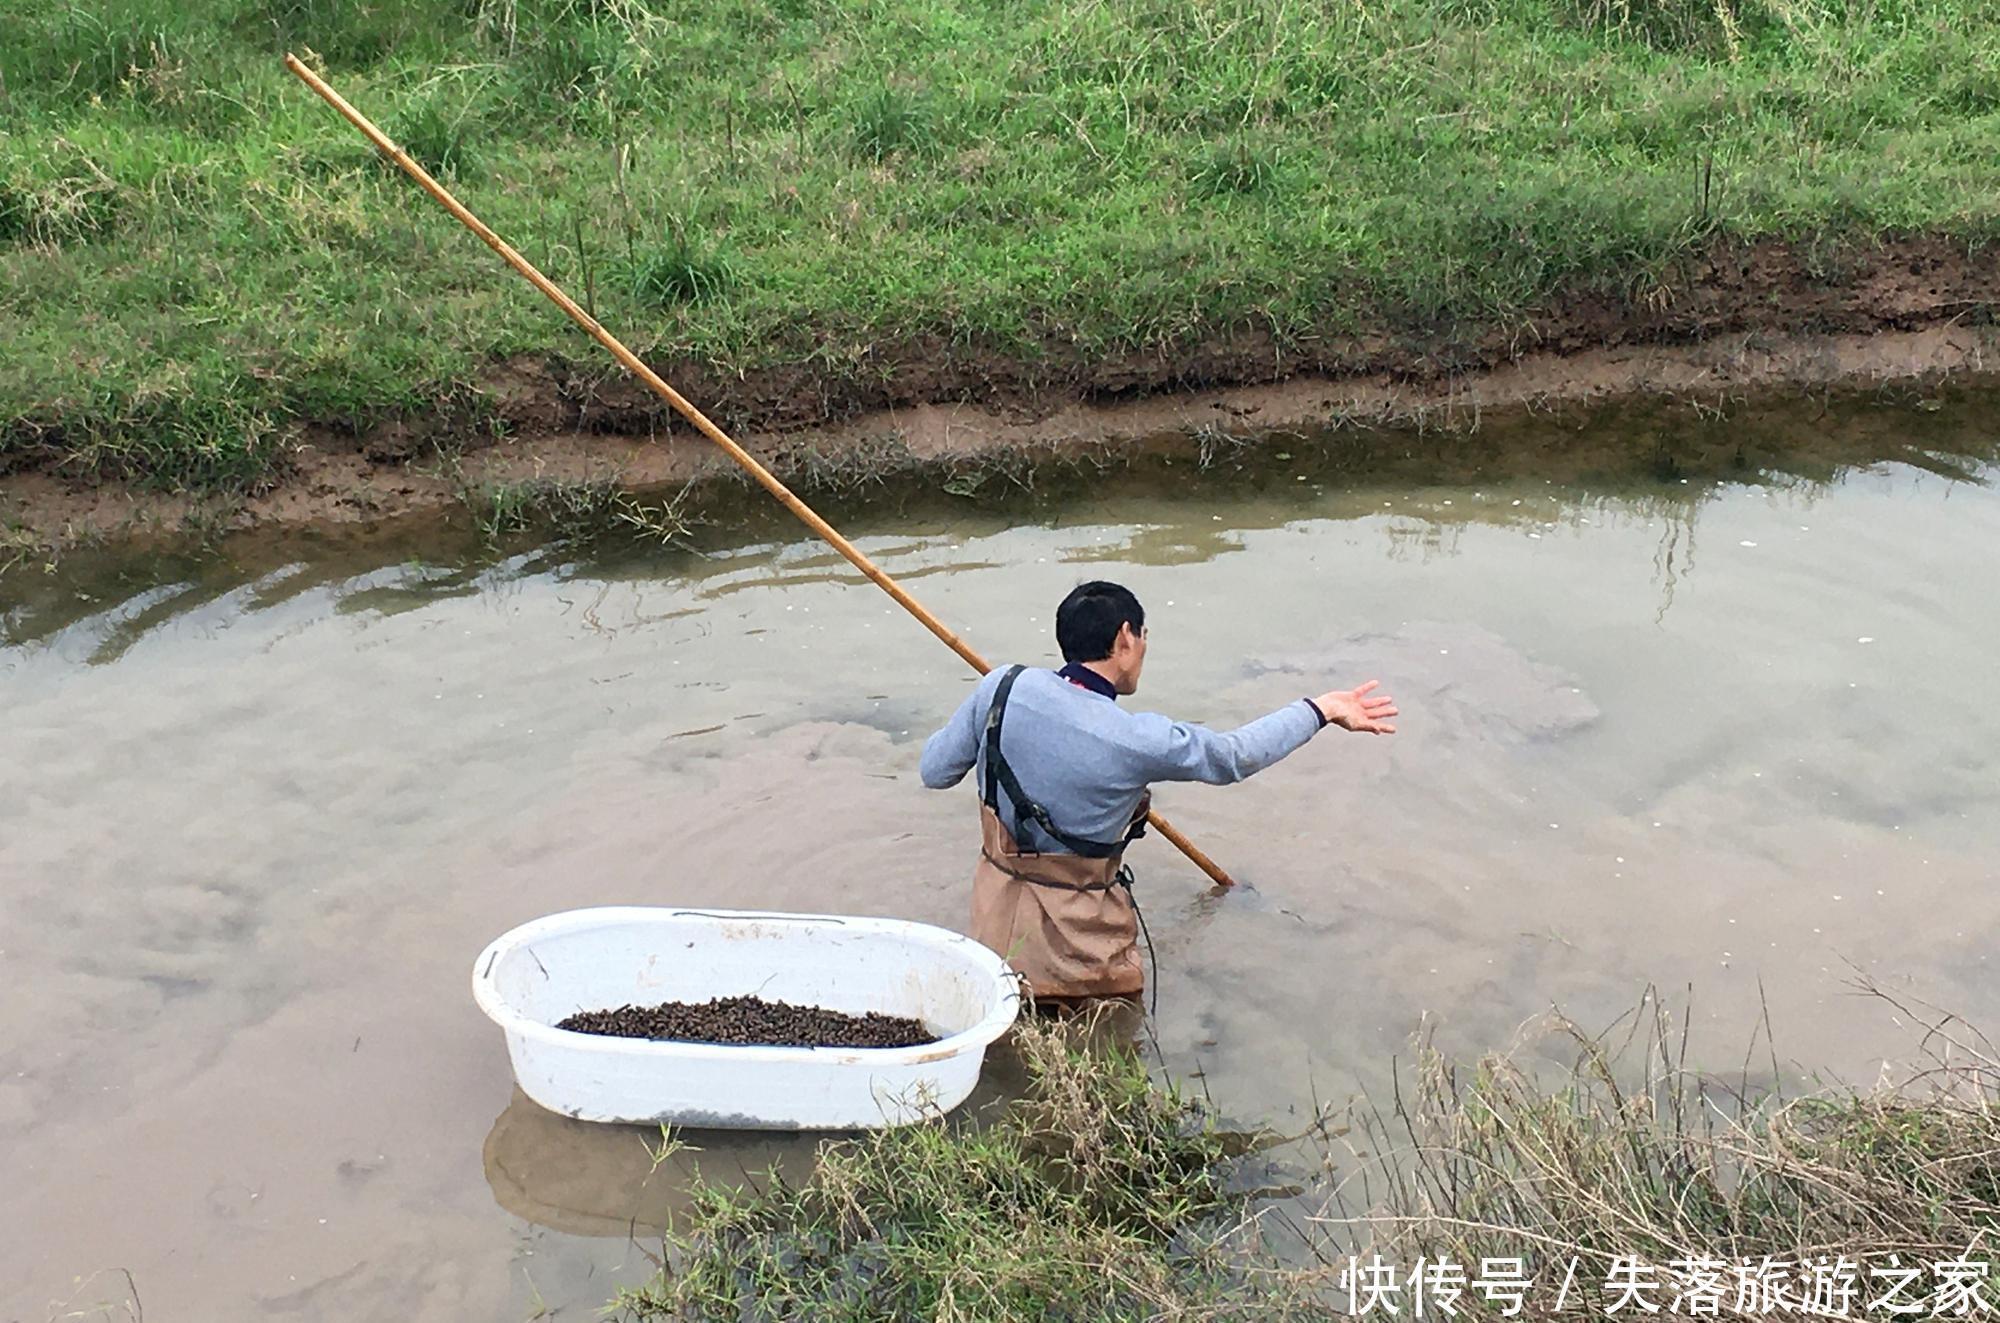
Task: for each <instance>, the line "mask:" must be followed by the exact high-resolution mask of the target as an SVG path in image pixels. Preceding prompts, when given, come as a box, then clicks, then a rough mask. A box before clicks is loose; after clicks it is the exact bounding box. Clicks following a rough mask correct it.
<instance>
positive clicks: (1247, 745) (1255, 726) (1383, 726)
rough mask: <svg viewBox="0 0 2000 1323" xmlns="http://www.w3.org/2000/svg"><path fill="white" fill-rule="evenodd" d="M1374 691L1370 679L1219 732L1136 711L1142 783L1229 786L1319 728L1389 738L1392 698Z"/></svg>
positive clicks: (1393, 730)
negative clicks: (1145, 769)
mask: <svg viewBox="0 0 2000 1323" xmlns="http://www.w3.org/2000/svg"><path fill="white" fill-rule="evenodd" d="M1375 687H1376V681H1374V680H1370V681H1369V682H1368V683H1367V684H1364V685H1362V686H1360V687H1359V688H1356V689H1337V690H1334V691H1332V692H1330V693H1325V694H1321V695H1320V696H1319V697H1318V698H1303V699H1300V700H1299V701H1298V702H1296V703H1287V704H1286V705H1285V706H1283V707H1281V708H1279V709H1278V710H1277V711H1276V712H1273V713H1270V714H1269V715H1267V716H1262V717H1259V718H1257V719H1256V720H1255V721H1253V722H1251V723H1250V724H1249V725H1247V726H1238V727H1237V728H1236V729H1235V730H1226V731H1219V732H1218V731H1212V730H1210V729H1208V728H1207V727H1206V726H1196V725H1192V724H1190V723H1188V722H1185V721H1172V720H1169V719H1168V718H1166V717H1163V716H1159V715H1157V714H1156V713H1151V712H1145V713H1140V714H1139V715H1138V716H1137V717H1136V718H1135V719H1134V721H1133V726H1134V729H1135V732H1136V733H1137V735H1138V743H1139V746H1140V749H1139V751H1140V755H1141V757H1142V759H1143V760H1144V761H1145V763H1146V765H1147V766H1148V768H1149V769H1150V770H1149V771H1148V772H1147V773H1146V779H1147V780H1148V781H1204V782H1207V783H1208V784H1209V785H1215V786H1221V785H1229V784H1231V783H1232V782H1236V781H1241V780H1242V779H1243V778H1244V777H1246V776H1254V775H1255V774H1256V773H1258V772H1261V771H1263V770H1264V769H1265V768H1266V767H1269V766H1270V765H1271V764H1272V763H1275V762H1277V761H1278V760H1279V759H1281V758H1283V757H1285V756H1286V755H1287V754H1290V753H1293V752H1295V751H1297V750H1298V749H1300V748H1303V747H1304V746H1305V744H1306V742H1307V741H1309V740H1310V739H1312V737H1313V736H1315V735H1317V734H1319V732H1320V730H1321V728H1322V727H1325V726H1339V727H1340V728H1341V729H1343V730H1352V731H1361V732H1364V733H1367V734H1370V735H1393V734H1395V733H1396V728H1395V727H1394V726H1393V725H1390V724H1389V723H1390V722H1391V721H1392V720H1393V719H1394V718H1395V716H1396V715H1397V712H1396V705H1395V700H1394V699H1392V698H1390V697H1389V696H1388V695H1386V694H1384V695H1381V696H1379V697H1378V696H1376V695H1375V694H1374V692H1373V691H1374V689H1375Z"/></svg>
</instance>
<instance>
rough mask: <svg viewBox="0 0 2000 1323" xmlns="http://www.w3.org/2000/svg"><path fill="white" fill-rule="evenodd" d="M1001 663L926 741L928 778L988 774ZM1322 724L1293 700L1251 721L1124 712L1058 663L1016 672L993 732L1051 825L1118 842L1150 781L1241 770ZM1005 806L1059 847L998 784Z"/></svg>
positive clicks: (1013, 822)
mask: <svg viewBox="0 0 2000 1323" xmlns="http://www.w3.org/2000/svg"><path fill="white" fill-rule="evenodd" d="M1005 670H1006V668H1005V667H996V668H995V669H994V670H993V671H992V673H991V674H989V675H987V676H986V678H985V679H983V680H981V681H980V682H979V687H978V688H977V689H975V690H973V692H972V693H971V695H970V696H969V697H967V698H966V700H965V702H963V703H961V704H960V705H959V708H958V711H957V712H954V713H953V714H952V718H951V720H950V721H949V722H947V723H946V724H945V727H944V729H942V730H940V731H938V732H937V734H935V735H933V736H931V737H930V739H929V740H928V741H926V742H925V744H924V756H923V762H922V765H921V770H922V773H923V778H924V784H925V785H927V786H929V787H930V788H931V789H933V790H944V789H947V788H949V787H951V786H955V785H957V784H958V783H959V781H960V780H962V779H963V778H964V776H965V774H966V773H967V772H969V771H974V770H975V769H976V770H977V772H978V776H977V778H976V779H975V781H974V785H975V786H983V785H984V784H985V776H986V765H985V764H986V713H987V709H988V708H990V707H991V706H992V703H993V691H994V690H995V689H997V688H998V687H999V685H1000V677H1001V675H1002V673H1003V672H1004V671H1005ZM1319 729H1320V719H1319V712H1318V711H1317V710H1316V709H1315V708H1314V707H1313V706H1312V704H1310V703H1307V702H1304V701H1299V702H1293V703H1287V704H1286V705H1285V706H1284V707H1281V708H1279V709H1278V710H1277V711H1276V712H1273V713H1271V714H1270V715H1268V716H1263V717H1259V718H1257V720H1255V721H1253V722H1251V723H1250V724H1249V725H1247V726H1239V727H1237V728H1236V729H1235V730H1230V731H1221V732H1217V731H1212V730H1209V729H1208V728H1207V727H1205V726H1196V725H1190V724H1189V723H1187V722H1184V721H1174V720H1171V719H1170V718H1167V717H1163V716H1160V715H1159V714H1158V713H1154V712H1127V711H1126V710H1125V709H1124V708H1121V707H1119V706H1118V704H1117V702H1116V701H1115V700H1114V699H1111V698H1107V697H1105V696H1104V695H1102V694H1099V693H1094V692H1092V691H1091V690H1088V689H1085V688H1083V687H1081V686H1079V685H1075V684H1071V683H1070V682H1069V681H1068V680H1066V679H1064V678H1063V677H1062V676H1060V675H1058V674H1056V673H1055V672H1054V671H1047V670H1041V669H1039V668H1034V667H1030V668H1029V669H1027V670H1024V671H1022V672H1021V678H1020V679H1018V680H1016V681H1015V682H1014V690H1013V693H1012V695H1011V696H1010V697H1009V698H1008V701H1007V717H1006V720H1005V722H1004V723H1003V724H1002V727H1001V736H1000V739H1001V748H1002V750H1003V751H1004V752H1005V753H1006V755H1007V762H1008V764H1009V765H1010V766H1011V767H1013V769H1014V775H1015V776H1017V777H1019V778H1020V781H1021V789H1022V790H1023V791H1025V792H1026V793H1027V795H1028V796H1029V798H1031V799H1035V800H1038V801H1039V802H1040V803H1041V805H1042V807H1044V808H1046V809H1047V810H1048V811H1049V816H1050V817H1051V818H1053V819H1055V823H1056V826H1058V827H1060V828H1061V829H1062V830H1063V831H1064V832H1066V833H1068V834H1069V835H1071V836H1077V837H1082V838H1083V839H1085V840H1091V841H1116V840H1118V839H1120V838H1121V837H1122V836H1123V835H1124V834H1125V826H1126V824H1127V823H1128V822H1130V821H1131V819H1132V811H1133V810H1134V809H1135V808H1137V807H1138V805H1139V797H1140V795H1142V794H1143V793H1144V792H1145V789H1146V787H1147V786H1148V785H1149V784H1151V783H1152V782H1154V781H1206V782H1207V783H1208V784H1210V785H1228V784H1230V783H1231V782H1233V781H1241V780H1242V779H1243V778H1244V777H1246V776H1250V775H1251V774H1253V773H1256V772H1261V771H1263V770H1264V769H1265V768H1266V767H1269V766H1270V765H1271V764H1272V763H1275V762H1277V761H1278V760H1279V759H1280V758H1283V757H1284V756H1285V755H1286V754H1288V753H1291V752H1292V751H1293V750H1294V749H1298V748H1300V747H1302V746H1303V745H1304V744H1305V743H1306V741H1308V740H1310V739H1311V738H1312V737H1313V736H1314V735H1316V734H1318V733H1319ZM1000 810H1001V811H1000V820H1001V821H1002V822H1004V823H1005V824H1006V825H1007V826H1008V828H1009V829H1010V830H1016V831H1018V832H1019V833H1020V834H1021V837H1022V838H1021V839H1019V844H1020V846H1021V848H1022V849H1024V850H1036V851H1040V852H1042V853H1045V854H1061V853H1064V851H1063V849H1062V847H1061V846H1059V845H1057V844H1056V843H1055V842H1054V841H1053V840H1051V839H1049V838H1048V837H1047V836H1046V835H1045V834H1044V833H1043V832H1042V830H1041V829H1040V828H1039V827H1036V826H1035V825H1034V824H1033V823H1025V824H1024V823H1021V822H1020V820H1019V819H1020V815H1019V813H1018V812H1017V811H1016V809H1015V807H1014V805H1012V804H1011V803H1009V802H1008V800H1007V795H1006V792H1005V791H1004V790H1003V791H1001V792H1000Z"/></svg>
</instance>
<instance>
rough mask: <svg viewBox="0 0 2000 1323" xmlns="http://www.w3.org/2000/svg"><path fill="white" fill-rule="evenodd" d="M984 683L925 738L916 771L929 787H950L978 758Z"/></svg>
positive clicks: (963, 775) (945, 788)
mask: <svg viewBox="0 0 2000 1323" xmlns="http://www.w3.org/2000/svg"><path fill="white" fill-rule="evenodd" d="M986 688H987V687H986V685H985V684H983V683H982V684H981V685H980V686H979V687H978V688H977V689H974V690H973V691H972V692H971V693H969V694H967V695H966V696H965V701H964V702H963V703H960V704H959V705H958V711H956V712H954V713H952V714H951V720H950V721H947V722H946V723H945V724H944V727H943V729H941V730H939V731H938V732H937V733H936V734H934V735H932V736H931V737H930V738H929V739H927V740H925V741H924V756H923V758H922V760H921V761H920V762H919V763H918V766H917V770H918V773H919V775H921V776H922V777H923V779H924V784H925V785H926V786H928V787H930V788H931V789H932V790H949V789H950V788H951V787H952V786H955V785H957V784H958V783H959V782H960V781H961V780H963V779H964V778H965V774H966V773H967V772H969V771H971V770H972V767H973V764H974V763H975V762H977V761H978V759H979V712H980V709H981V706H982V704H981V702H980V699H981V696H982V695H984V694H985V692H986Z"/></svg>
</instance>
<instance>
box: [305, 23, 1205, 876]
mask: <svg viewBox="0 0 2000 1323" xmlns="http://www.w3.org/2000/svg"><path fill="white" fill-rule="evenodd" d="M285 67H286V68H287V69H289V70H291V71H292V73H293V74H294V75H295V76H297V78H298V79H299V81H300V82H302V83H304V84H305V85H306V86H307V87H310V88H311V89H312V90H313V91H315V92H317V93H318V94H319V95H320V97H321V99H322V100H324V101H325V102H326V103H327V104H328V105H330V106H332V107H333V108H334V109H335V110H337V111H339V112H340V114H341V117H342V118H343V119H345V120H346V121H347V122H348V123H349V124H352V125H353V126H354V127H355V128H357V129H359V130H360V131H361V133H362V135H363V136H364V137H366V138H367V139H368V141H369V142H371V143H373V144H375V150H376V151H378V152H381V153H382V154H383V155H384V156H386V157H388V158H389V159H390V160H392V161H394V162H395V163H396V164H397V165H398V166H400V167H402V170H403V173H404V174H406V175H408V176H409V177H410V178H412V179H414V180H416V181H417V183H418V184H419V185H421V186H422V188H423V190H424V191H425V192H426V193H429V194H430V195H431V196H432V197H433V198H435V199H437V202H438V205H440V206H442V207H443V208H444V209H445V210H446V211H448V212H450V213H451V214H452V215H453V216H454V217H456V218H457V219H458V222H459V224H461V225H463V226H465V228H466V229H468V230H471V231H472V232H473V233H474V234H476V235H478V236H479V237H480V239H481V240H483V241H484V242H485V244H486V246H487V247H488V248H491V249H492V250H493V251H494V252H496V253H498V254H500V256H501V258H502V259H503V260H504V261H505V262H506V263H507V265H508V266H511V267H513V268H514V270H516V271H518V272H519V273H520V274H521V275H522V276H523V277H524V278H525V279H526V280H527V281H528V283H529V284H531V285H533V286H534V287H535V288H536V289H538V290H540V291H541V292H542V293H543V294H545V295H547V296H548V299H549V301H550V302H551V303H553V304H555V305H556V306H557V307H558V308H561V309H562V310H563V311H564V312H566V313H568V314H569V319H570V320H571V321H573V322H575V323H576V324H577V325H578V326H581V327H582V328H583V329H584V330H586V331H588V332H589V333H590V336H591V338H592V339H594V340H596V341H597V343H599V344H601V345H603V346H604V347H605V348H606V349H607V350H609V351H610V352H611V356H612V357H613V358H615V359H617V360H618V361H619V362H620V363H622V364H624V365H625V368H626V369H627V370H628V371H630V372H631V373H632V375H634V376H636V377H637V378H639V380H641V381H643V382H645V383H646V385H647V386H648V387H649V388H651V390H652V391H653V393H654V394H656V395H658V396H659V397H660V398H661V399H663V400H665V401H666V402H667V403H668V404H670V405H672V406H673V408H674V411H675V412H676V413H678V414H680V416H681V417H683V418H685V419H687V420H688V422H689V423H691V424H693V425H694V428H695V430H696V431H698V432H700V433H701V434H702V435H703V436H705V437H707V438H708V439H709V440H710V441H713V442H714V443H715V444H716V445H718V446H720V447H721V448H722V450H723V452H724V453H725V454H727V455H728V456H729V457H730V458H731V459H733V460H735V461H736V462H737V464H739V465H740V466H741V467H742V468H743V469H744V471H745V472H747V473H748V474H749V475H750V476H751V477H753V478H755V479H756V480H757V482H758V485H760V486H762V487H763V488H764V490H765V491H768V492H770V493H771V495H773V496H775V497H777V498H778V502H779V504H781V505H783V506H784V507H785V508H786V509H787V510H790V511H791V512H792V513H793V514H794V515H796V516H797V517H798V519H799V522H801V523H803V524H804V525H805V526H806V527H807V528H810V529H811V530H812V531H813V532H815V533H817V534H818V535H819V536H820V537H821V538H822V539H823V540H825V542H826V543H827V545H828V546H830V547H832V548H833V549H834V550H835V551H838V552H839V553H840V554H841V555H843V556H845V557H846V558H847V560H848V562H849V563H850V564H852V565H853V566H854V568H855V569H857V570H860V571H861V572H862V573H863V574H865V575H867V576H868V578H869V579H870V580H871V581H872V582H873V583H874V584H875V586H876V587H878V588H880V589H881V590H882V591H883V592H885V593H887V594H889V596H890V597H892V598H894V599H895V601H896V605H898V606H900V607H902V608H903V609H904V610H905V611H907V612H909V613H910V614H911V615H913V616H915V617H916V618H917V621H918V623H919V624H921V625H923V627H924V628H925V629H928V630H929V631H930V632H931V633H933V634H935V635H937V637H938V640H939V641H940V642H942V643H943V644H944V645H945V646H946V647H947V648H950V649H951V650H952V651H953V652H955V653H957V654H958V655H959V656H960V657H962V658H964V659H965V662H966V664H967V665H969V666H971V667H972V669H974V670H975V671H978V672H979V673H980V674H981V675H984V674H986V673H987V672H988V671H990V670H992V669H993V668H992V667H991V666H990V665H988V664H987V662H986V659H985V658H984V657H981V656H980V655H979V654H978V653H976V652H974V651H973V650H972V648H971V647H970V646H969V645H967V643H966V642H965V640H964V639H961V638H960V637H959V636H958V635H956V634H954V633H953V632H952V631H951V630H950V629H948V628H946V627H945V624H944V622H943V621H941V620H939V619H938V618H937V617H936V616H934V615H932V614H931V613H930V612H929V611H927V610H925V609H924V605H923V603H921V602H919V601H918V600H917V599H916V598H914V597H912V596H910V595H909V593H907V592H905V591H904V589H903V586H902V585H901V584H899V583H897V582H896V581H895V580H894V579H892V578H890V577H889V576H888V575H887V574H886V573H884V572H883V571H882V569H881V567H880V566H878V565H876V564H875V562H874V561H872V560H870V559H868V557H867V556H865V555H863V554H862V552H861V549H860V548H858V547H856V546H855V545H854V544H853V543H852V542H849V541H848V540H847V539H846V538H844V537H842V536H841V535H840V530H838V529H836V528H835V527H834V526H833V525H832V524H829V523H827V522H826V520H824V519H822V518H820V517H819V514H818V512H816V511H815V510H814V509H813V508H812V507H811V506H809V505H807V504H806V503H805V502H804V501H802V500H800V499H799V498H798V496H797V495H796V494H795V493H794V492H793V491H792V489H791V488H789V487H787V486H785V484H784V483H782V482H780V481H779V480H778V477H777V475H776V474H774V473H772V472H771V471H770V470H769V469H767V468H765V467H764V466H763V465H762V464H760V463H758V462H757V459H756V457H755V456H754V455H752V454H751V453H750V452H749V451H747V450H745V449H744V448H743V447H742V446H740V445H738V444H736V442H735V441H734V440H732V439H731V438H730V436H729V434H728V433H727V432H724V431H723V430H722V429H721V428H720V427H717V426H716V425H715V424H714V423H713V422H711V421H710V420H709V418H708V415H707V414H704V413H703V412H702V411H701V410H699V409H697V408H695V407H694V405H693V404H691V403H690V402H689V401H688V400H687V398H686V397H684V396H683V395H682V394H681V393H680V392H679V391H677V390H675V389H674V388H673V387H672V386H670V385H668V384H667V382H666V381H665V379H663V378H662V377H661V376H660V375H659V374H658V373H656V372H654V371H653V369H651V368H649V367H647V366H646V365H645V363H644V362H642V361H641V360H640V358H639V356H638V355H637V354H635V353H633V352H632V351H631V350H630V349H627V348H626V347H625V345H624V343H623V342H622V341H621V340H619V339H618V337H617V336H615V335H613V334H611V332H609V331H607V330H605V329H604V327H603V325H602V324H600V323H599V322H598V320H597V318H595V317H593V316H591V315H590V314H589V313H587V312H585V311H584V310H583V309H582V308H580V307H578V306H577V303H576V301H575V300H574V299H572V298H570V296H569V295H567V294H565V293H563V292H562V290H561V289H560V288H559V287H558V286H557V285H556V283H555V282H554V281H553V280H550V279H549V278H548V277H547V276H545V275H543V274H542V273H541V272H540V271H538V270H536V269H535V266H534V264H533V263H531V262H530V261H528V259H527V258H525V257H523V256H521V254H519V253H518V252H516V251H514V249H513V247H512V246H511V245H509V244H508V243H507V241H506V240H504V239H502V238H501V237H500V236H499V235H497V234H495V233H494V232H493V231H492V230H490V229H488V228H487V226H486V223H485V222H484V221H482V220H480V219H479V217H477V216H475V215H473V214H472V213H471V212H470V211H468V210H467V209H466V207H465V205H464V204H463V203H461V202H460V201H459V200H458V199H457V198H455V197H453V196H452V195H451V194H450V193H449V192H448V191H447V190H446V189H445V187H444V185H442V184H440V183H438V181H437V180H435V179H433V178H431V176H430V172H429V171H427V170H425V169H424V168H423V167H422V166H420V165H418V164H417V163H416V162H415V161H413V160H411V159H410V156H409V154H408V153H407V152H405V151H404V150H403V149H402V148H400V147H398V146H397V145H396V144H395V143H393V142H391V141H390V140H389V137H388V135H387V134H385V133H383V132H382V130H380V129H378V128H376V127H375V125H374V124H373V123H371V122H370V121H369V119H368V117H367V116H366V115H363V114H362V113H361V112H360V111H358V110H356V109H355V108H354V107H353V106H351V105H349V104H348V103H347V100H346V99H345V98H344V97H342V96H341V95H340V93H338V92H336V91H334V90H333V89H332V88H331V87H329V86H328V85H327V83H326V80H325V79H323V78H321V77H320V76H319V75H318V74H316V73H314V72H313V71H312V70H311V69H308V68H307V67H306V66H305V64H304V63H303V62H301V61H300V60H299V58H298V57H297V56H296V55H291V54H287V55H286V56H285ZM1146 820H1147V822H1149V823H1150V824H1152V827H1153V830H1155V831H1157V832H1159V833H1160V835H1162V836H1164V837H1166V839H1167V840H1168V841H1170V842H1172V843H1173V845H1174V846H1175V848H1177V849H1179V850H1180V852H1181V853H1182V854H1184V855H1186V856H1187V857H1188V858H1189V859H1190V860H1192V861H1193V862H1194V865H1195V867H1197V868H1199V869H1201V871H1202V872H1204V873H1206V874H1208V876H1209V878H1210V879H1211V880H1212V881H1213V882H1214V883H1215V884H1216V885H1217V886H1219V887H1233V886H1235V885H1236V880H1235V879H1234V878H1232V877H1230V876H1229V874H1227V873H1225V872H1223V871H1222V866H1221V865H1220V864H1218V863H1216V862H1215V861H1214V860H1213V859H1211V858H1209V857H1208V855H1207V854H1205V853H1204V852H1203V851H1202V849H1201V848H1200V847H1199V846H1197V845H1196V844H1195V843H1194V842H1193V841H1191V840H1189V839H1188V838H1187V837H1186V836H1184V835H1182V834H1181V832H1180V831H1179V830H1178V829H1177V828H1175V827H1174V826H1173V825H1172V824H1171V823H1169V822H1168V821H1167V820H1166V819H1165V818H1163V817H1161V816H1160V815H1159V814H1157V813H1149V814H1147V817H1146Z"/></svg>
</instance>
